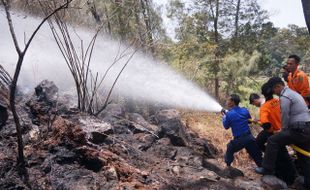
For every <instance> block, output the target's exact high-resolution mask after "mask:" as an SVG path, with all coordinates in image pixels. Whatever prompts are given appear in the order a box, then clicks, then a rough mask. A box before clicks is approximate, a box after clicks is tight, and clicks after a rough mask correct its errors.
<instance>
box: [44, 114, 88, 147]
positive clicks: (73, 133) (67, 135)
mask: <svg viewBox="0 0 310 190" xmlns="http://www.w3.org/2000/svg"><path fill="white" fill-rule="evenodd" d="M52 131H53V138H54V139H50V140H54V143H57V144H59V143H60V144H61V143H66V144H67V145H69V146H71V145H73V144H75V145H76V144H78V145H83V144H86V143H87V141H86V133H85V132H84V131H83V130H82V128H81V127H80V126H77V125H75V124H73V123H72V122H70V121H68V120H65V119H63V118H60V117H59V118H56V120H55V121H54V123H53V125H52Z"/></svg>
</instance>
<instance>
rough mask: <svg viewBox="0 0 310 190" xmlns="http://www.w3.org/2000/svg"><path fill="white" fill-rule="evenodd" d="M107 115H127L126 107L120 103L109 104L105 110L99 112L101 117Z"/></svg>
mask: <svg viewBox="0 0 310 190" xmlns="http://www.w3.org/2000/svg"><path fill="white" fill-rule="evenodd" d="M106 116H117V117H125V109H124V107H123V106H122V105H120V104H109V105H107V107H106V108H105V110H104V111H103V112H102V113H101V114H99V118H104V117H106Z"/></svg>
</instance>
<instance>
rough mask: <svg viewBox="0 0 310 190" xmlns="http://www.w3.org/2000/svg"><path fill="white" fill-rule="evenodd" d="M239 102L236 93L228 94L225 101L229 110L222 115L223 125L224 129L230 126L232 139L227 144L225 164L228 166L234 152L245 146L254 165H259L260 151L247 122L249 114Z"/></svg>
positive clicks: (260, 160) (249, 117) (260, 159)
mask: <svg viewBox="0 0 310 190" xmlns="http://www.w3.org/2000/svg"><path fill="white" fill-rule="evenodd" d="M239 103H240V97H239V96H238V95H236V94H232V95H230V97H229V98H228V99H227V101H226V105H227V107H228V109H229V111H228V112H227V113H226V114H224V115H223V125H224V128H225V129H229V128H231V130H232V133H233V136H234V139H233V140H231V141H230V142H229V143H228V144H227V150H226V154H225V162H226V164H227V166H230V165H231V163H232V162H233V160H234V153H236V152H238V151H240V150H242V149H243V148H245V149H246V151H247V152H248V153H249V154H250V156H251V157H252V159H253V160H254V161H255V163H256V165H257V166H258V167H261V165H262V152H261V151H260V150H259V148H258V146H257V144H256V142H255V138H254V137H253V135H252V134H251V131H250V127H249V124H248V120H249V119H251V115H250V113H249V111H248V110H247V109H246V108H241V107H239Z"/></svg>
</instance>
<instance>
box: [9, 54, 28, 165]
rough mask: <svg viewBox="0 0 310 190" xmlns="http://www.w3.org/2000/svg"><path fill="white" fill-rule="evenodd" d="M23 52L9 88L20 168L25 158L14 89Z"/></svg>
mask: <svg viewBox="0 0 310 190" xmlns="http://www.w3.org/2000/svg"><path fill="white" fill-rule="evenodd" d="M24 55H25V54H24V53H21V54H19V57H18V61H17V65H16V69H15V73H14V77H13V80H12V83H11V89H10V107H11V111H12V114H13V118H14V122H15V125H16V135H17V145H18V157H17V162H18V165H19V166H20V168H25V158H24V148H23V147H24V146H23V138H22V132H21V125H20V122H19V117H18V115H17V112H16V106H15V91H16V85H17V80H18V76H19V73H20V69H21V66H22V63H23V59H24Z"/></svg>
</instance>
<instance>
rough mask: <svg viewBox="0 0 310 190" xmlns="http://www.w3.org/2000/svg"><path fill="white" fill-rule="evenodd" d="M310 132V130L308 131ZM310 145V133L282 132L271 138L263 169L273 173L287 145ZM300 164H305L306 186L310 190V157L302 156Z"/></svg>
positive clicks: (268, 142) (299, 158)
mask: <svg viewBox="0 0 310 190" xmlns="http://www.w3.org/2000/svg"><path fill="white" fill-rule="evenodd" d="M307 130H310V129H307ZM309 143H310V131H305V132H296V131H292V130H285V131H281V132H280V133H278V134H274V135H273V136H271V137H269V139H268V141H267V147H266V152H265V156H264V160H263V167H264V168H266V169H268V170H271V171H273V170H274V168H275V163H276V160H277V157H278V155H279V153H280V150H281V149H283V147H285V146H286V145H290V144H295V145H297V146H299V147H304V146H305V145H307V144H309ZM298 160H299V161H298V162H299V163H301V164H303V165H304V166H303V167H302V168H303V175H304V176H305V186H307V187H308V188H310V169H309V168H308V167H309V166H308V164H310V163H309V157H305V156H300V155H299V157H298Z"/></svg>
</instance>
